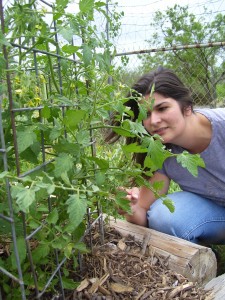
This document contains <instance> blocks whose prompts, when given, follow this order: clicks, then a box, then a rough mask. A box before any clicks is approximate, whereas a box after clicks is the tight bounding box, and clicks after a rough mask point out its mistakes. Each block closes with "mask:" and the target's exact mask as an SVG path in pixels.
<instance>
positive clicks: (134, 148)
mask: <svg viewBox="0 0 225 300" xmlns="http://www.w3.org/2000/svg"><path fill="white" fill-rule="evenodd" d="M122 149H123V151H124V152H128V153H130V152H132V153H146V152H148V150H147V149H144V148H143V147H142V146H141V145H138V143H132V144H129V145H123V146H122Z"/></svg>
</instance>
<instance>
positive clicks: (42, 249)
mask: <svg viewBox="0 0 225 300" xmlns="http://www.w3.org/2000/svg"><path fill="white" fill-rule="evenodd" d="M49 252H50V247H49V245H48V244H39V245H38V246H37V248H35V249H34V250H33V251H32V257H33V260H34V262H35V263H37V262H39V261H40V260H41V259H42V258H44V257H47V256H48V254H49Z"/></svg>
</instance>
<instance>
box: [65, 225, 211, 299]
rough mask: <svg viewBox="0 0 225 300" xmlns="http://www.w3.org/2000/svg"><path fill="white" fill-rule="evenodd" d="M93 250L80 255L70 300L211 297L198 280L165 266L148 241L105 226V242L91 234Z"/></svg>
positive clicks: (163, 259)
mask: <svg viewBox="0 0 225 300" xmlns="http://www.w3.org/2000/svg"><path fill="white" fill-rule="evenodd" d="M92 245H93V251H92V253H91V254H87V255H84V256H83V260H82V261H83V262H82V266H83V267H82V272H81V273H80V272H79V274H77V275H79V276H81V283H80V285H79V286H78V288H77V289H76V290H75V291H73V292H71V293H70V295H68V298H67V299H69V300H72V299H91V300H94V299H96V300H103V299H106V300H110V299H124V300H125V299H135V300H144V299H154V300H157V299H160V300H163V299H186V300H188V299H190V300H194V299H198V300H203V299H207V300H209V299H213V298H212V296H211V292H210V291H205V290H204V288H203V287H200V286H199V285H198V283H197V282H191V281H189V280H188V279H187V278H185V277H184V276H182V275H181V274H178V273H177V272H175V271H173V270H171V269H169V268H168V260H167V259H165V258H164V257H162V256H160V255H158V254H157V253H156V252H154V251H153V250H152V248H151V247H149V246H148V245H147V244H143V243H141V242H139V241H137V240H135V239H134V237H133V236H131V235H128V236H126V237H124V236H122V235H121V234H120V233H119V232H118V231H117V230H115V229H114V228H112V227H106V229H105V238H104V244H101V242H100V236H99V233H98V232H97V231H96V232H95V233H94V234H93V236H92Z"/></svg>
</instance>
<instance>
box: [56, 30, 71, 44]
mask: <svg viewBox="0 0 225 300" xmlns="http://www.w3.org/2000/svg"><path fill="white" fill-rule="evenodd" d="M59 34H61V35H62V37H63V38H64V39H65V40H67V42H69V43H71V42H72V39H73V29H72V28H70V27H61V28H60V30H59Z"/></svg>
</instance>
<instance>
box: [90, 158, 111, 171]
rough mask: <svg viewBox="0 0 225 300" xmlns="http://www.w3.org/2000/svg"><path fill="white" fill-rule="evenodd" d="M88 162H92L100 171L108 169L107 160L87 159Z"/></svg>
mask: <svg viewBox="0 0 225 300" xmlns="http://www.w3.org/2000/svg"><path fill="white" fill-rule="evenodd" d="M88 159H89V160H91V161H94V162H95V163H96V164H97V165H98V166H99V168H100V169H102V170H104V169H108V168H109V162H108V160H105V159H103V158H98V157H94V156H93V157H88Z"/></svg>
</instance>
